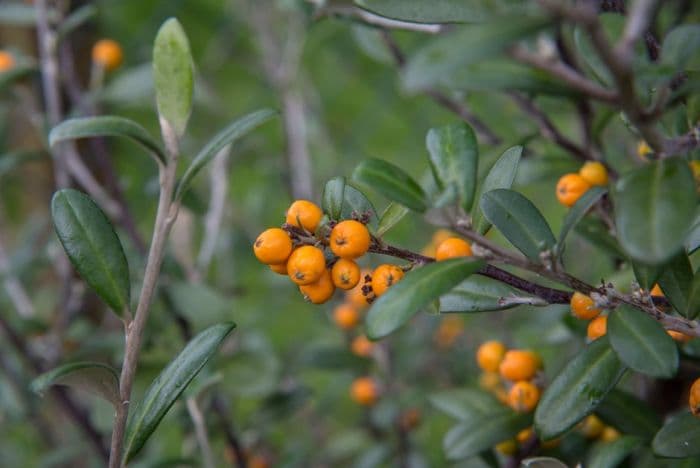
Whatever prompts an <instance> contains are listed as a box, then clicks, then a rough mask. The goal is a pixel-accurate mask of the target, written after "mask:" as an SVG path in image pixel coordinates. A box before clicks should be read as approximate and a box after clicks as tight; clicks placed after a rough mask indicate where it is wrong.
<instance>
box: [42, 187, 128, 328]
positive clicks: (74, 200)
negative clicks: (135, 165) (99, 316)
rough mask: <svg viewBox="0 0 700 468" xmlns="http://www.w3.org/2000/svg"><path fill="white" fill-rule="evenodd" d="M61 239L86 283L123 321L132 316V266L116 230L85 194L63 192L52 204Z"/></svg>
mask: <svg viewBox="0 0 700 468" xmlns="http://www.w3.org/2000/svg"><path fill="white" fill-rule="evenodd" d="M51 216H52V217H53V225H54V228H55V230H56V234H58V239H59V240H60V241H61V244H62V245H63V249H64V250H65V251H66V254H68V258H69V259H70V261H71V263H72V264H73V266H74V267H75V269H76V270H78V273H80V276H82V277H83V279H84V280H85V282H86V283H87V284H89V285H90V287H91V288H92V289H94V290H95V292H96V293H97V295H99V296H100V297H101V298H102V300H103V301H105V302H106V303H107V305H109V306H110V307H111V308H112V310H114V312H115V313H116V314H117V315H119V316H120V317H122V318H123V317H124V314H127V313H128V312H129V306H130V304H129V303H130V297H131V296H130V291H131V289H130V288H131V284H130V282H129V265H128V264H127V261H126V256H125V255H124V249H123V248H122V244H121V242H120V241H119V237H117V233H116V232H114V227H112V224H111V223H110V222H109V220H108V219H107V217H106V216H105V214H104V213H103V212H102V210H100V208H99V207H98V206H97V204H95V202H94V201H92V199H91V198H90V197H88V196H87V195H85V194H84V193H82V192H78V191H77V190H73V189H63V190H59V191H58V192H56V193H55V194H54V196H53V199H52V200H51Z"/></svg>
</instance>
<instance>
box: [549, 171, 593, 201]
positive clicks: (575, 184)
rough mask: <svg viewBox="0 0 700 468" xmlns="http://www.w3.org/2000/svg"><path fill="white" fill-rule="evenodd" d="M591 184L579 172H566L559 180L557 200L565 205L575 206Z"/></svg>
mask: <svg viewBox="0 0 700 468" xmlns="http://www.w3.org/2000/svg"><path fill="white" fill-rule="evenodd" d="M589 188H591V184H590V183H588V182H587V181H586V179H584V178H583V177H581V176H580V175H579V174H575V173H571V174H565V175H563V176H562V177H561V178H560V179H559V182H557V189H556V193H557V200H559V203H561V204H562V205H564V206H573V205H574V204H575V203H576V201H577V200H578V199H579V198H581V195H583V194H584V193H586V191H587V190H588V189H589Z"/></svg>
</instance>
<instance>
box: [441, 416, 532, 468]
mask: <svg viewBox="0 0 700 468" xmlns="http://www.w3.org/2000/svg"><path fill="white" fill-rule="evenodd" d="M531 422H532V415H530V414H519V413H515V412H513V411H511V410H506V409H503V410H501V411H498V412H495V413H491V414H489V415H486V416H484V417H483V418H481V419H478V420H475V421H470V422H469V423H461V424H458V425H456V426H454V427H453V428H452V429H450V431H449V432H448V433H447V434H446V435H445V438H444V439H443V447H444V449H445V454H446V455H447V458H448V459H450V460H461V459H463V458H468V457H471V456H473V455H476V454H478V453H479V452H482V451H484V450H487V449H489V448H491V447H493V446H494V445H496V444H498V443H500V442H503V441H505V440H508V439H512V438H514V437H515V435H516V434H517V433H518V432H520V431H521V430H523V429H525V428H526V427H527V426H529V425H530V424H531Z"/></svg>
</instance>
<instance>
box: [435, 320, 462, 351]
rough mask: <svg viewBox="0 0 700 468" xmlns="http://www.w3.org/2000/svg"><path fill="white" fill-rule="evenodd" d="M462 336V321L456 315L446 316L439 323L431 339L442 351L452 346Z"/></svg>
mask: <svg viewBox="0 0 700 468" xmlns="http://www.w3.org/2000/svg"><path fill="white" fill-rule="evenodd" d="M463 334H464V320H463V319H462V317H460V316H459V315H457V314H454V315H448V316H446V317H445V318H444V319H442V320H441V321H440V326H439V327H438V328H437V330H435V335H434V336H433V339H434V340H435V343H436V344H437V345H438V347H440V348H442V349H446V348H449V347H450V346H452V345H453V344H454V343H455V341H457V338H459V337H460V336H462V335H463Z"/></svg>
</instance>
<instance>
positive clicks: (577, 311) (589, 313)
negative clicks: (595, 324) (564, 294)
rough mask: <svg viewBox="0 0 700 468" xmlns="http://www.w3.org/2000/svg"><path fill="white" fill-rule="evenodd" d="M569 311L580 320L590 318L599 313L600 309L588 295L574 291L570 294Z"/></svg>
mask: <svg viewBox="0 0 700 468" xmlns="http://www.w3.org/2000/svg"><path fill="white" fill-rule="evenodd" d="M570 304H571V313H573V314H574V316H575V317H576V318H580V319H581V320H591V319H594V318H596V317H597V316H598V315H600V312H601V311H600V309H596V308H595V303H594V302H593V299H591V298H590V296H587V295H585V294H582V293H580V292H578V291H577V292H575V293H574V294H572V296H571V303H570Z"/></svg>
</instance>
